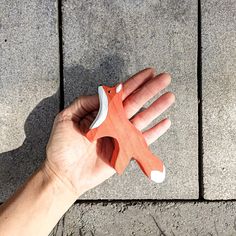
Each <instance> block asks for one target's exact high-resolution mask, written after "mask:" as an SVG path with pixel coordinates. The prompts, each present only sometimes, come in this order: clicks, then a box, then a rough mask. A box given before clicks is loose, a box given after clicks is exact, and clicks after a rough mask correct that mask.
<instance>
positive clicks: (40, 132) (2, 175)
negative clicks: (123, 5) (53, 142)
mask: <svg viewBox="0 0 236 236" xmlns="http://www.w3.org/2000/svg"><path fill="white" fill-rule="evenodd" d="M126 76H127V71H126V70H125V65H124V61H123V59H121V58H120V57H119V56H117V55H109V56H106V57H104V58H103V59H102V60H101V61H100V63H98V66H97V67H95V68H93V69H91V70H90V69H86V68H84V67H83V66H82V65H74V66H71V67H68V68H67V67H65V68H64V84H65V85H64V88H65V89H64V94H65V104H66V105H68V104H69V103H70V102H71V101H72V100H74V99H75V97H78V96H79V95H91V94H94V93H97V86H98V85H99V84H106V85H108V86H111V85H114V84H116V83H118V82H120V81H121V80H122V78H124V77H126ZM59 99H60V94H59V91H57V92H56V93H55V94H54V95H53V96H51V97H48V98H45V99H43V100H42V101H41V102H40V103H39V104H38V105H37V106H36V107H35V108H34V109H33V111H32V112H31V113H30V114H29V116H28V117H27V119H26V122H25V125H24V130H25V135H26V138H25V140H24V142H23V144H22V146H20V147H19V148H16V149H14V150H11V151H8V152H4V153H1V154H0V202H3V201H5V200H6V199H7V198H8V197H9V196H10V195H11V194H12V193H13V192H15V190H16V188H18V187H19V186H20V185H21V184H22V183H23V182H25V180H26V179H27V178H28V177H29V176H30V175H31V174H32V173H33V172H34V171H35V170H36V169H37V168H38V167H39V166H40V164H41V163H42V161H43V160H44V158H45V148H46V145H47V142H48V138H49V135H50V131H51V127H52V124H53V120H54V118H55V116H56V114H57V113H58V112H59Z"/></svg>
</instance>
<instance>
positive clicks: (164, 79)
mask: <svg viewBox="0 0 236 236" xmlns="http://www.w3.org/2000/svg"><path fill="white" fill-rule="evenodd" d="M170 82H171V78H170V75H169V74H168V73H163V74H160V75H158V76H156V77H154V78H153V79H151V80H148V81H147V82H146V83H145V84H143V85H142V86H141V87H140V88H139V89H138V90H136V91H134V92H133V93H132V94H131V95H129V96H128V97H127V98H126V99H125V100H124V102H123V106H124V110H125V112H126V115H127V118H128V119H130V118H131V117H132V116H133V115H134V114H136V113H137V112H138V111H139V110H140V108H141V107H142V106H143V105H144V104H145V103H146V102H147V101H149V100H150V99H151V98H152V97H154V96H155V95H156V94H157V93H159V92H160V91H161V90H163V89H164V88H166V87H167V86H168V85H169V84H170Z"/></svg>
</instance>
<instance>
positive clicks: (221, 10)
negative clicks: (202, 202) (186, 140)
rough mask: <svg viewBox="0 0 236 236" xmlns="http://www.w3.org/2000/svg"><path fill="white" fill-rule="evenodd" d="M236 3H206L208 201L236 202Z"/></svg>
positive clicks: (204, 55) (204, 56) (204, 59)
mask: <svg viewBox="0 0 236 236" xmlns="http://www.w3.org/2000/svg"><path fill="white" fill-rule="evenodd" d="M235 12H236V1H223V2H219V1H216V0H207V1H202V46H203V49H202V73H203V144H204V159H203V168H204V169H203V170H204V171H203V174H204V197H205V198H206V199H235V198H236V92H235V91H236V83H235V81H236V15H235Z"/></svg>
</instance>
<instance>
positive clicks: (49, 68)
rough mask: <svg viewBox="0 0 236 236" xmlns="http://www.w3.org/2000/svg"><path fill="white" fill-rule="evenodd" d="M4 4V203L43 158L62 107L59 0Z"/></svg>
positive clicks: (0, 64)
mask: <svg viewBox="0 0 236 236" xmlns="http://www.w3.org/2000/svg"><path fill="white" fill-rule="evenodd" d="M0 6H1V12H0V15H1V16H0V17H1V23H0V43H1V49H0V58H1V59H0V70H1V72H0V76H1V78H0V97H1V99H0V107H1V112H0V202H2V201H3V200H5V199H6V198H7V197H8V196H9V195H10V194H11V193H12V192H13V191H15V189H16V187H17V186H19V185H20V184H21V183H22V182H23V181H24V180H25V178H26V177H27V176H28V175H29V174H30V173H31V172H32V171H33V170H34V169H35V168H36V167H37V166H38V165H39V163H40V162H41V161H42V158H44V146H45V143H46V141H47V136H48V133H49V131H50V125H51V121H52V119H53V116H54V114H55V112H57V111H58V108H59V100H58V94H57V89H58V87H59V65H58V34H57V26H58V25H57V2H56V1H45V0H43V1H36V0H35V1H26V0H23V1H19V0H17V1H7V0H0ZM43 99H44V100H43ZM42 100H43V101H42Z"/></svg>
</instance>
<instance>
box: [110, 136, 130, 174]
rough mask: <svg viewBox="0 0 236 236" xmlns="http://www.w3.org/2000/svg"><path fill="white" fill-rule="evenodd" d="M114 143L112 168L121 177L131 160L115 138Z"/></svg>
mask: <svg viewBox="0 0 236 236" xmlns="http://www.w3.org/2000/svg"><path fill="white" fill-rule="evenodd" d="M113 142H114V150H113V153H112V158H111V166H112V167H113V168H114V169H115V170H116V172H117V173H118V174H119V175H121V174H122V173H123V172H124V170H125V168H126V167H127V166H128V164H129V162H130V159H128V157H127V156H126V153H124V152H123V151H122V150H123V149H120V147H119V143H118V141H117V140H116V139H115V138H113Z"/></svg>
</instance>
